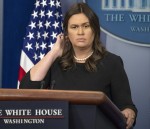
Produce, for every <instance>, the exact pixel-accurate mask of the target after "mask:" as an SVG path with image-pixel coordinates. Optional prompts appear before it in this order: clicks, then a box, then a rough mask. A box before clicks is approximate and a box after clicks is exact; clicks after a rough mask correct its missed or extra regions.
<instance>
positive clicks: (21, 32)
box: [2, 0, 35, 88]
mask: <svg viewBox="0 0 150 129" xmlns="http://www.w3.org/2000/svg"><path fill="white" fill-rule="evenodd" d="M34 3H35V0H4V18H3V23H4V25H3V61H2V63H3V64H2V88H16V87H17V80H18V70H19V63H20V54H21V49H22V45H23V37H24V36H25V33H26V26H27V25H28V22H29V19H30V15H31V13H32V10H33V8H34Z"/></svg>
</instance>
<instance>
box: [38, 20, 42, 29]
mask: <svg viewBox="0 0 150 129" xmlns="http://www.w3.org/2000/svg"><path fill="white" fill-rule="evenodd" d="M37 26H38V27H39V29H40V28H41V27H43V25H42V22H41V21H39V23H38V24H37Z"/></svg>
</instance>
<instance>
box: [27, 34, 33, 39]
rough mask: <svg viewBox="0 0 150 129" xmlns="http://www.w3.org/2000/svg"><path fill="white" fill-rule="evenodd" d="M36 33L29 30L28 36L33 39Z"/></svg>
mask: <svg viewBox="0 0 150 129" xmlns="http://www.w3.org/2000/svg"><path fill="white" fill-rule="evenodd" d="M33 35H34V33H31V32H29V35H28V36H27V37H29V39H30V40H31V39H32V38H34V36H33Z"/></svg>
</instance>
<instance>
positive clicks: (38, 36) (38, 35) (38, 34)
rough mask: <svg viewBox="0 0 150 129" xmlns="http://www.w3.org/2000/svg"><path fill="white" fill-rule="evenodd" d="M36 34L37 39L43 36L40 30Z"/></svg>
mask: <svg viewBox="0 0 150 129" xmlns="http://www.w3.org/2000/svg"><path fill="white" fill-rule="evenodd" d="M36 36H37V39H40V38H41V34H40V32H39V31H38V32H37V35H36Z"/></svg>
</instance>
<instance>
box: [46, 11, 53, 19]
mask: <svg viewBox="0 0 150 129" xmlns="http://www.w3.org/2000/svg"><path fill="white" fill-rule="evenodd" d="M52 14H53V11H50V10H48V13H47V14H46V15H47V16H48V18H50V17H52V16H53V15H52Z"/></svg>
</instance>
